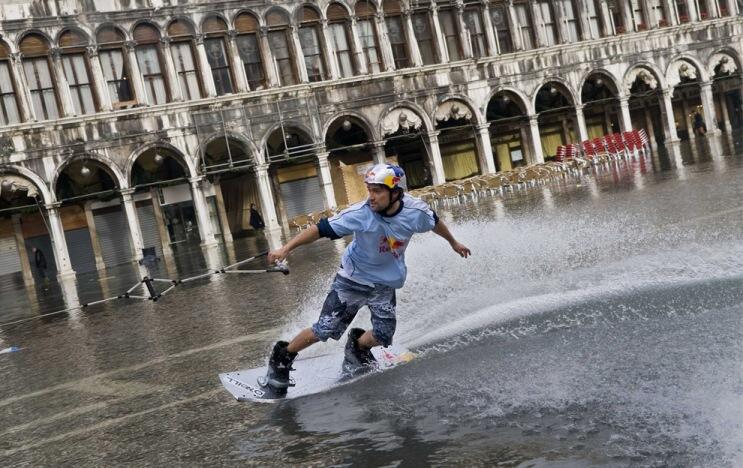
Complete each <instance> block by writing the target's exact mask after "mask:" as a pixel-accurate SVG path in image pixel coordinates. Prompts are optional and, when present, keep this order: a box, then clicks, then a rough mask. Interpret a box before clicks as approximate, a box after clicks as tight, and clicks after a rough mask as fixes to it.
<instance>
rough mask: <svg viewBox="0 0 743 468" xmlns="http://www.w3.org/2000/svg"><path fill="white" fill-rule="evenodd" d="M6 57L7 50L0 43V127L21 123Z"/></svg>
mask: <svg viewBox="0 0 743 468" xmlns="http://www.w3.org/2000/svg"><path fill="white" fill-rule="evenodd" d="M8 55H9V54H8V49H7V48H6V47H5V45H4V44H1V43H0V124H2V125H9V124H14V123H18V122H20V121H21V118H20V115H19V113H18V101H17V100H16V97H15V88H14V87H13V74H12V73H11V66H10V61H9V60H8Z"/></svg>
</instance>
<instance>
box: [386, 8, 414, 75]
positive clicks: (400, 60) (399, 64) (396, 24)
mask: <svg viewBox="0 0 743 468" xmlns="http://www.w3.org/2000/svg"><path fill="white" fill-rule="evenodd" d="M382 10H383V11H384V23H385V25H386V26H387V36H388V37H389V39H390V45H391V46H392V57H393V58H394V59H395V68H396V69H401V68H407V67H409V66H411V65H412V63H411V61H410V56H409V54H408V35H407V28H406V26H405V20H404V19H403V16H402V6H401V5H400V0H384V3H383V4H382Z"/></svg>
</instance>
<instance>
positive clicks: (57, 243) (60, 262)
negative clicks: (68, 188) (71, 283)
mask: <svg viewBox="0 0 743 468" xmlns="http://www.w3.org/2000/svg"><path fill="white" fill-rule="evenodd" d="M60 205H61V204H60V203H52V204H50V205H46V213H47V216H48V218H49V231H50V232H49V236H50V237H51V239H52V249H53V250H54V261H55V262H56V264H57V276H59V277H60V278H66V277H69V276H74V274H75V270H73V269H72V263H71V262H70V254H69V252H68V251H67V241H66V240H65V237H64V227H62V220H61V219H60V218H59V207H60Z"/></svg>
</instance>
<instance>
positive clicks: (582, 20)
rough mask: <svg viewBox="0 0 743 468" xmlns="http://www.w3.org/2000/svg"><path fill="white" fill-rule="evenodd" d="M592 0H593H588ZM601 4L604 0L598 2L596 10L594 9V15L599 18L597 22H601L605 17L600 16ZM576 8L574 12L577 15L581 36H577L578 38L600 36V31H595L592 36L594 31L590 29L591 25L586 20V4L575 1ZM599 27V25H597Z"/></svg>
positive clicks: (586, 38) (585, 38)
mask: <svg viewBox="0 0 743 468" xmlns="http://www.w3.org/2000/svg"><path fill="white" fill-rule="evenodd" d="M588 1H593V0H588ZM603 5H604V2H599V5H598V7H599V8H598V10H597V11H596V16H597V17H599V18H601V19H600V21H599V22H603V20H604V19H605V18H603V17H602V15H603V8H602V7H603ZM577 7H578V9H577V10H576V11H575V14H576V15H578V18H577V20H578V23H579V24H580V35H581V37H579V38H578V40H579V41H580V40H584V41H589V40H591V39H598V38H599V37H601V31H596V32H595V36H596V37H595V38H594V32H593V31H591V25H590V23H589V21H588V11H587V9H586V4H585V3H584V2H577ZM599 27H600V26H599Z"/></svg>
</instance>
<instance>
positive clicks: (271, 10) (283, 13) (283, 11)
mask: <svg viewBox="0 0 743 468" xmlns="http://www.w3.org/2000/svg"><path fill="white" fill-rule="evenodd" d="M274 12H275V13H278V14H280V15H281V16H283V17H284V18H285V19H286V22H287V24H291V22H292V12H291V11H289V9H288V8H286V7H284V6H281V5H274V6H272V7H271V8H269V9H267V10H266V11H265V12H264V13H263V15H261V19H260V21H262V22H263V23H264V24H266V25H267V26H269V27H270V25H269V24H268V21H267V18H268V16H269V15H270V14H271V13H274Z"/></svg>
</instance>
